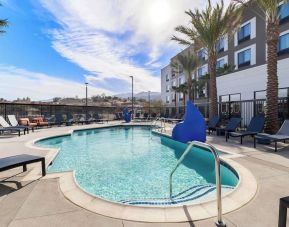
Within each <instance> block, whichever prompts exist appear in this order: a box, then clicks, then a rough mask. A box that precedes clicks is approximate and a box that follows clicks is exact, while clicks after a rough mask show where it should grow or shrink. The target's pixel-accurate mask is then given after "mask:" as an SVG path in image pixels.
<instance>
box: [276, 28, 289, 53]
mask: <svg viewBox="0 0 289 227" xmlns="http://www.w3.org/2000/svg"><path fill="white" fill-rule="evenodd" d="M286 53H289V33H287V34H285V35H282V36H280V37H279V44H278V55H282V54H286Z"/></svg>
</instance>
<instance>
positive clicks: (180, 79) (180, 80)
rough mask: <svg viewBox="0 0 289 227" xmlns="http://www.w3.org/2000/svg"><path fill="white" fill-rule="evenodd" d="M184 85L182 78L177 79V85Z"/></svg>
mask: <svg viewBox="0 0 289 227" xmlns="http://www.w3.org/2000/svg"><path fill="white" fill-rule="evenodd" d="M183 83H184V80H183V78H182V77H180V78H179V85H181V84H183Z"/></svg>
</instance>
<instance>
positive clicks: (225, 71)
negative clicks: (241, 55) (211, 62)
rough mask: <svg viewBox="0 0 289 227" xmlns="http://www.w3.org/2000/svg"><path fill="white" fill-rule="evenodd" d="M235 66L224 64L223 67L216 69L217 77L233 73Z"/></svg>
mask: <svg viewBox="0 0 289 227" xmlns="http://www.w3.org/2000/svg"><path fill="white" fill-rule="evenodd" d="M234 68H235V66H231V65H229V64H224V66H223V67H221V68H218V69H217V76H221V75H224V74H228V73H231V72H233V71H234Z"/></svg>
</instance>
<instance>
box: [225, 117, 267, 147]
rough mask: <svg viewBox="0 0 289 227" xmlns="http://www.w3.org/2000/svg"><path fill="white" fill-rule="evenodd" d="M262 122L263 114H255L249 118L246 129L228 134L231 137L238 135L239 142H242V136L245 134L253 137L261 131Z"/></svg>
mask: <svg viewBox="0 0 289 227" xmlns="http://www.w3.org/2000/svg"><path fill="white" fill-rule="evenodd" d="M264 124H265V118H264V117H263V116H256V117H253V118H252V119H251V121H250V124H249V126H248V128H247V130H244V131H238V132H230V133H229V135H230V136H231V137H240V142H241V144H243V138H244V137H245V136H252V137H254V136H255V135H257V134H258V133H260V132H262V131H263V128H264Z"/></svg>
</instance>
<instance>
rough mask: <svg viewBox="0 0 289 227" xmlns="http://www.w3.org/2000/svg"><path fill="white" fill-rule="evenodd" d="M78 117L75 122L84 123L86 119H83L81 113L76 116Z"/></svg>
mask: <svg viewBox="0 0 289 227" xmlns="http://www.w3.org/2000/svg"><path fill="white" fill-rule="evenodd" d="M77 118H78V119H77V121H76V122H77V123H78V124H82V125H83V124H86V119H85V116H83V115H82V114H81V115H79V116H78V117H77Z"/></svg>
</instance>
